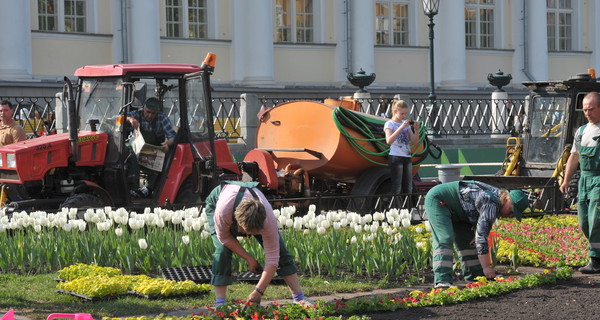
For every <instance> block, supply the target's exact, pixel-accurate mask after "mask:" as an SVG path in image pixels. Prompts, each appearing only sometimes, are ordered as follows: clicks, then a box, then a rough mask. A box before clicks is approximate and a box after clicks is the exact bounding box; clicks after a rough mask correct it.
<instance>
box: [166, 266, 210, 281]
mask: <svg viewBox="0 0 600 320" xmlns="http://www.w3.org/2000/svg"><path fill="white" fill-rule="evenodd" d="M160 275H161V276H162V277H163V278H165V279H169V280H175V281H185V280H191V281H194V282H195V283H209V282H210V279H211V277H212V267H211V266H194V267H181V268H178V267H172V268H161V269H160Z"/></svg>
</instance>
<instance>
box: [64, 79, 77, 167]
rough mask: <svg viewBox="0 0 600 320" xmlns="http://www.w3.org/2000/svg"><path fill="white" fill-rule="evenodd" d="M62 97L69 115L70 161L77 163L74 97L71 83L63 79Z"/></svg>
mask: <svg viewBox="0 0 600 320" xmlns="http://www.w3.org/2000/svg"><path fill="white" fill-rule="evenodd" d="M63 97H66V101H67V112H68V115H69V125H68V128H69V129H68V130H69V142H70V143H71V157H70V161H71V162H75V161H77V158H78V156H77V110H75V97H73V83H72V82H71V80H70V79H69V78H67V77H65V87H64V90H63Z"/></svg>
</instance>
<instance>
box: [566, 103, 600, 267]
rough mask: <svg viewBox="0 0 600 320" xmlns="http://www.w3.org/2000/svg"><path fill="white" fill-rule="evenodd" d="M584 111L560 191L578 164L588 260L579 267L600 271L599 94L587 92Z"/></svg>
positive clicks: (579, 205)
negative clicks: (587, 244)
mask: <svg viewBox="0 0 600 320" xmlns="http://www.w3.org/2000/svg"><path fill="white" fill-rule="evenodd" d="M582 105H583V114H584V115H585V117H586V118H587V120H588V123H587V124H584V125H583V126H581V127H579V129H577V131H576V132H575V139H574V141H573V147H572V149H571V155H570V156H569V160H567V165H566V166H565V178H564V179H563V182H562V184H561V185H560V191H561V192H562V193H564V194H566V193H567V192H568V189H569V182H570V181H571V178H573V174H574V173H575V171H576V170H577V167H580V169H581V177H580V178H579V182H578V195H577V197H578V200H577V217H578V219H579V226H580V227H581V230H582V231H583V234H584V235H585V237H586V238H587V239H588V242H589V249H588V255H589V256H590V261H589V263H588V264H587V265H586V266H584V267H581V268H579V271H580V272H582V273H600V228H599V227H598V226H600V211H599V210H598V208H600V185H599V184H598V179H600V148H599V146H598V137H600V94H598V93H597V92H590V93H588V94H587V95H586V96H585V97H584V98H583V103H582Z"/></svg>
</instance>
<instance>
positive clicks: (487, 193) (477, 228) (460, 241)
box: [425, 180, 529, 288]
mask: <svg viewBox="0 0 600 320" xmlns="http://www.w3.org/2000/svg"><path fill="white" fill-rule="evenodd" d="M528 206H529V200H528V199H527V196H526V195H525V193H523V191H521V190H513V191H510V192H508V190H505V189H499V188H496V187H494V186H491V185H489V184H485V183H482V182H479V181H469V180H464V181H455V182H448V183H444V184H439V185H437V186H435V187H433V188H432V189H431V190H429V192H428V193H427V196H426V197H425V212H426V213H427V219H428V220H429V224H430V226H431V233H432V238H433V273H434V284H435V285H434V287H435V288H449V287H450V286H452V267H453V264H454V263H453V257H454V245H455V244H456V248H457V250H458V256H459V258H460V262H461V265H462V272H463V276H464V278H465V280H473V279H475V277H478V276H483V275H485V276H486V277H487V278H490V279H491V278H494V277H496V271H494V269H493V268H492V267H491V261H490V257H489V255H488V251H489V249H488V246H489V244H488V235H489V233H490V231H491V230H492V226H493V224H494V222H495V221H496V218H498V217H503V218H510V217H515V218H517V220H519V221H521V217H522V215H523V211H524V210H525V209H526V208H527V207H528Z"/></svg>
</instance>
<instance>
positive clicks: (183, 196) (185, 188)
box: [173, 176, 200, 205]
mask: <svg viewBox="0 0 600 320" xmlns="http://www.w3.org/2000/svg"><path fill="white" fill-rule="evenodd" d="M199 201H200V194H197V193H194V183H193V182H192V176H189V177H187V178H186V179H185V180H183V182H182V183H181V187H179V192H177V197H175V202H173V204H176V205H177V204H192V203H198V202H199Z"/></svg>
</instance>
